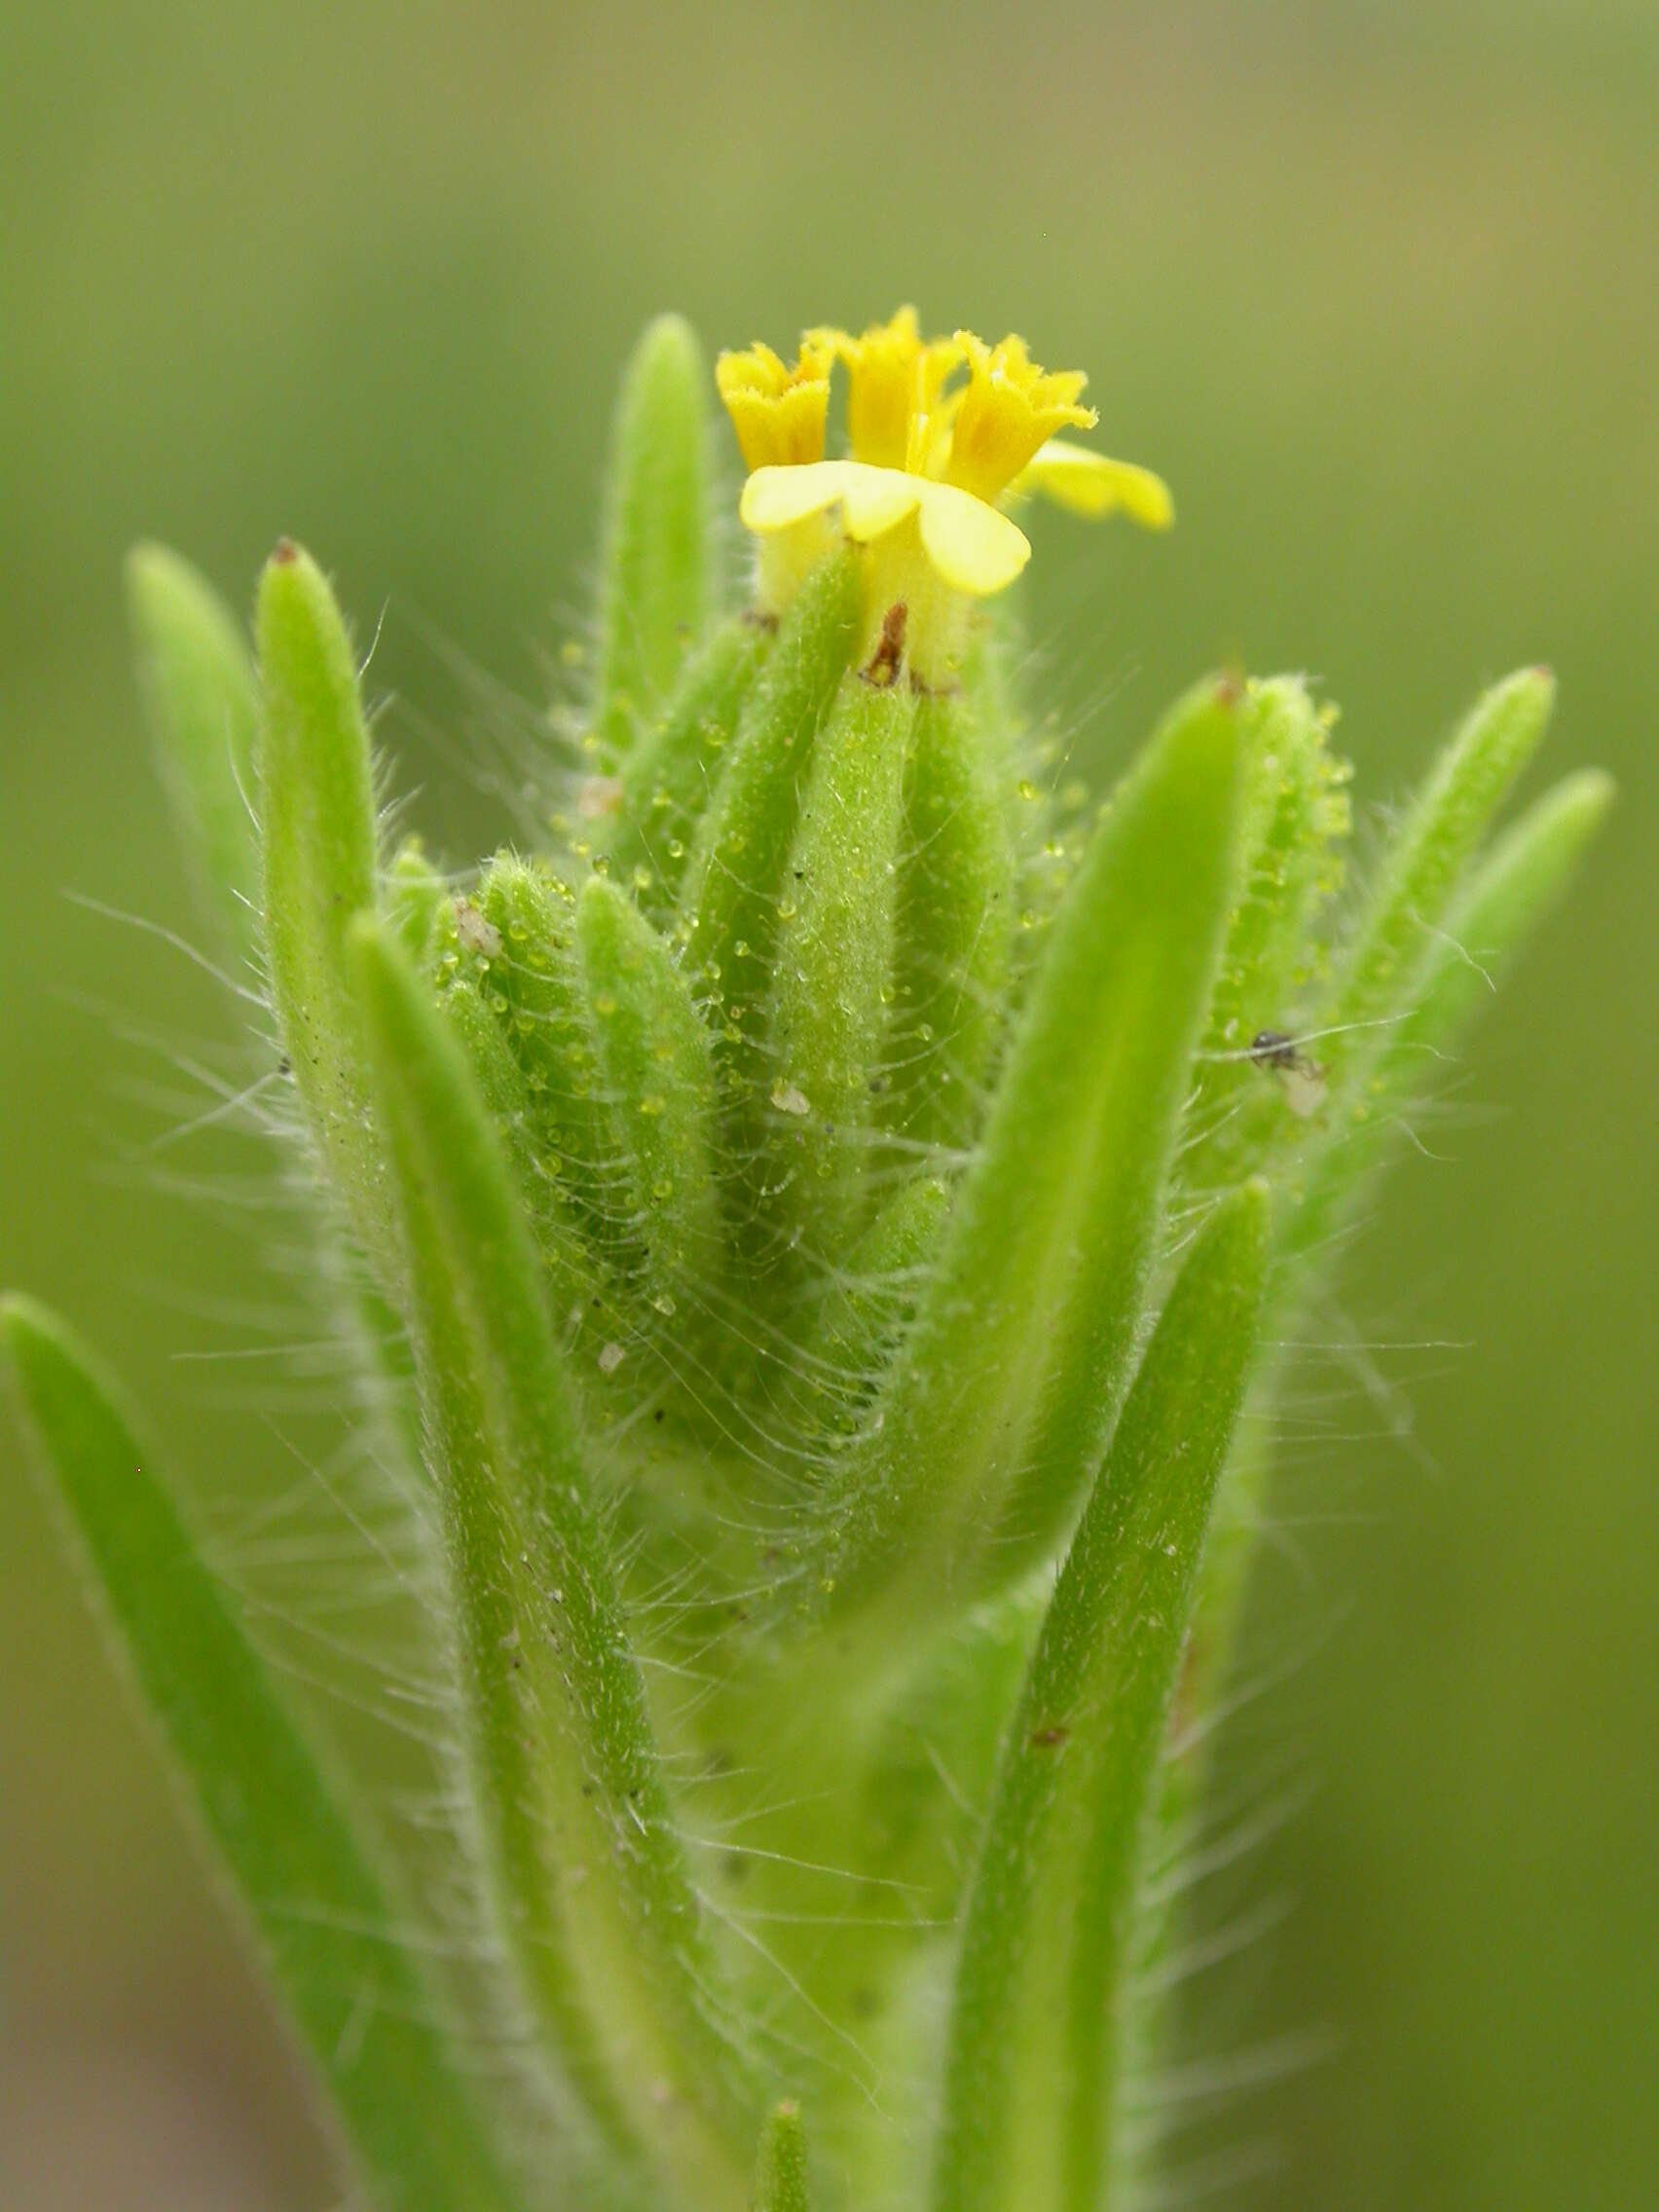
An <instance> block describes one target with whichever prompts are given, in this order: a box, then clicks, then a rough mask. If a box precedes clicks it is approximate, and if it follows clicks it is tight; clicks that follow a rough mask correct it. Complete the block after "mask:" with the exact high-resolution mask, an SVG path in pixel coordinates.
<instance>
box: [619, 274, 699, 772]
mask: <svg viewBox="0 0 1659 2212" xmlns="http://www.w3.org/2000/svg"><path fill="white" fill-rule="evenodd" d="M707 373H708V372H707V370H706V368H705V366H704V363H703V357H702V351H701V349H700V348H699V346H698V344H697V340H696V338H695V336H694V335H693V333H692V331H691V329H690V327H689V325H688V324H687V323H685V322H683V321H682V319H681V317H680V316H679V315H673V314H665V315H661V316H659V317H658V319H657V320H656V321H655V322H653V323H652V324H651V325H650V327H649V328H648V329H647V330H646V331H645V336H644V337H643V338H642V339H641V340H640V343H639V344H638V346H637V347H636V348H635V349H634V355H633V358H632V360H631V361H630V362H629V363H628V369H627V374H626V376H625V377H624V379H623V384H622V397H621V401H620V403H619V405H618V408H617V412H616V425H615V429H614V432H613V434H612V438H611V447H610V467H609V472H608V505H607V512H606V524H605V550H604V556H603V562H602V568H601V576H602V583H601V589H600V605H599V670H598V690H597V696H596V698H595V701H594V717H593V727H594V734H595V735H596V737H597V738H598V739H599V741H600V746H601V750H602V756H606V757H608V758H609V759H611V760H617V759H620V758H621V757H622V756H623V755H624V754H625V753H626V752H627V750H628V748H629V747H630V745H632V744H633V742H634V740H635V738H636V736H637V734H638V732H639V731H640V730H642V729H644V728H645V727H647V726H648V724H649V722H650V720H651V719H652V718H653V717H654V716H655V715H656V714H658V713H659V712H660V711H661V708H662V705H663V703H664V702H665V701H666V700H667V699H668V697H669V694H670V693H671V692H672V690H673V688H674V683H675V679H676V678H677V676H678V675H679V673H680V666H681V663H682V660H683V659H684V657H685V655H686V652H687V650H688V649H689V648H690V647H691V646H693V645H695V644H696V643H697V641H698V640H699V638H700V637H701V635H702V630H703V624H704V620H705V618H706V615H707V611H708V592H709V583H708V575H707V566H708V560H707V553H706V549H705V537H706V533H707V513H706V500H707V497H708V494H707V489H706V483H705V479H706V475H707V466H708V463H707V453H706V447H707V442H708V431H707V424H706V421H705V417H706V413H707V400H706V398H705V380H706V377H707Z"/></svg>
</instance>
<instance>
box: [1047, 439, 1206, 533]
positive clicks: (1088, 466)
mask: <svg viewBox="0 0 1659 2212" xmlns="http://www.w3.org/2000/svg"><path fill="white" fill-rule="evenodd" d="M1009 490H1010V492H1011V493H1017V494H1022V495H1023V494H1025V493H1028V492H1041V493H1042V495H1043V497H1044V498H1046V499H1052V501H1053V502H1054V504H1055V506H1057V507H1065V508H1067V509H1068V510H1069V511H1070V512H1071V513H1072V514H1074V515H1084V516H1086V517H1087V518H1088V520H1089V521H1091V522H1093V521H1097V520H1098V519H1099V518H1100V517H1101V516H1103V515H1109V514H1112V513H1115V512H1117V511H1118V510H1120V509H1121V510H1122V511H1123V513H1124V514H1126V515H1127V516H1128V517H1129V519H1130V520H1131V521H1132V522H1138V523H1139V524H1140V525H1141V527H1142V529H1143V530H1167V529H1168V528H1169V526H1170V524H1171V523H1172V522H1173V521H1174V520H1175V502H1174V500H1173V499H1172V498H1170V497H1169V487H1168V485H1167V484H1165V483H1164V481H1163V479H1162V477H1161V476H1155V475H1154V474H1153V472H1152V470H1151V469H1150V468H1137V467H1136V466H1135V464H1134V462H1133V461H1109V460H1108V459H1107V457H1106V456H1105V454H1103V453H1094V452H1092V451H1091V450H1090V449H1089V448H1088V446H1074V445H1072V444H1070V443H1069V442H1068V441H1067V440H1066V439H1064V438H1050V439H1049V440H1048V441H1047V442H1046V443H1045V444H1043V445H1041V446H1039V447H1038V449H1037V452H1036V454H1035V456H1034V457H1033V459H1032V460H1031V461H1027V463H1026V465H1025V466H1024V467H1023V468H1022V469H1021V470H1020V472H1019V474H1018V475H1017V476H1016V477H1015V478H1014V482H1013V483H1012V484H1011V485H1010V486H1009Z"/></svg>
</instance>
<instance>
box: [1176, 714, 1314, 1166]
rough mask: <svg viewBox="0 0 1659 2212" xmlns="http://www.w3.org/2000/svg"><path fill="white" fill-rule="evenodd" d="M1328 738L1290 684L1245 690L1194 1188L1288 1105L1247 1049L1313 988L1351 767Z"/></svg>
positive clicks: (1270, 1128)
mask: <svg viewBox="0 0 1659 2212" xmlns="http://www.w3.org/2000/svg"><path fill="white" fill-rule="evenodd" d="M1327 738H1328V717H1327V716H1326V715H1325V714H1324V713H1322V712H1321V711H1320V709H1319V708H1318V707H1317V706H1316V704H1315V703H1314V701H1313V699H1312V698H1311V697H1310V695H1309V691H1308V688H1307V686H1306V684H1305V683H1303V682H1302V681H1301V680H1300V679H1299V678H1296V677H1278V678H1275V679H1274V680H1272V682H1266V683H1260V684H1253V685H1252V686H1251V689H1250V705H1249V737H1248V742H1247V745H1246V749H1245V783H1244V805H1243V827H1242V831H1241V835H1240V839H1239V844H1240V858H1241V866H1240V871H1239V874H1240V881H1239V889H1238V898H1237V902H1236V903H1235V907H1234V910H1233V913H1232V915H1231V916H1230V918H1229V921H1228V927H1227V936H1226V939H1225V940H1224V942H1223V945H1222V955H1221V965H1220V968H1219V969H1218V971H1217V975H1216V986H1215V996H1214V998H1213V999H1212V1001H1211V1003H1210V1013H1209V1020H1208V1022H1207V1024H1206V1026H1205V1031H1204V1039H1203V1047H1202V1051H1201V1052H1200V1054H1199V1059H1198V1082H1197V1085H1196V1087H1195V1090H1194V1096H1193V1100H1192V1103H1191V1106H1190V1108H1189V1110H1188V1116H1187V1126H1188V1129H1189V1131H1190V1132H1191V1134H1190V1137H1189V1140H1188V1142H1187V1144H1186V1146H1185V1148H1184V1152H1183V1157H1182V1162H1181V1171H1182V1176H1183V1179H1184V1180H1185V1182H1186V1183H1187V1184H1188V1186H1189V1187H1190V1188H1191V1189H1194V1190H1197V1191H1211V1190H1215V1189H1218V1188H1225V1187H1226V1186H1228V1185H1229V1184H1232V1183H1235V1182H1238V1181H1240V1180H1241V1179H1242V1178H1243V1177H1244V1176H1245V1175H1247V1174H1249V1173H1250V1172H1251V1171H1252V1169H1253V1168H1254V1167H1255V1166H1256V1165H1257V1164H1258V1163H1259V1162H1260V1161H1261V1160H1262V1159H1263V1158H1264V1157H1265V1156H1266V1155H1267V1153H1268V1151H1269V1150H1270V1149H1271V1148H1272V1145H1273V1144H1274V1143H1275V1142H1277V1141H1280V1140H1282V1138H1283V1136H1284V1133H1285V1128H1286V1123H1287V1120H1288V1118H1289V1113H1290V1110H1289V1108H1288V1107H1287V1105H1286V1103H1285V1101H1284V1099H1283V1097H1282V1096H1281V1095H1280V1092H1279V1089H1278V1087H1277V1086H1276V1085H1275V1084H1273V1083H1272V1082H1271V1081H1264V1079H1263V1070H1262V1069H1261V1068H1260V1067H1258V1066H1257V1065H1255V1064H1254V1063H1253V1062H1252V1060H1251V1059H1250V1057H1249V1051H1250V1046H1251V1044H1252V1042H1253V1040H1254V1039H1255V1038H1257V1037H1258V1036H1260V1035H1261V1033H1262V1032H1263V1031H1264V1030H1272V1031H1275V1032H1279V1033H1283V1032H1284V1031H1285V1030H1286V1029H1287V1028H1288V1027H1289V1026H1291V1025H1292V1023H1293V1020H1294V1016H1293V1012H1292V1010H1293V1009H1295V1008H1299V1007H1303V1006H1305V1005H1306V1003H1307V1001H1308V998H1309V992H1310V988H1311V986H1312V985H1313V983H1314V981H1315V976H1314V972H1313V968H1312V962H1313V960H1314V958H1315V957H1316V947H1317V945H1318V941H1319V940H1318V938H1317V935H1316V933H1315V929H1314V923H1315V918H1316V916H1317V914H1318V911H1319V909H1320V907H1321V906H1322V905H1323V904H1324V903H1326V902H1327V901H1328V900H1329V899H1330V898H1331V897H1332V896H1333V895H1334V894H1335V892H1336V891H1337V890H1338V889H1339V887H1340V885H1341V883H1342V878H1343V867H1344V858H1345V848H1346V836H1347V830H1348V812H1349V810H1348V803H1347V791H1346V784H1347V774H1348V771H1347V766H1346V762H1345V761H1343V760H1341V759H1339V758H1338V756H1336V755H1335V754H1334V753H1333V752H1332V751H1331V749H1330V746H1329V744H1328V742H1327ZM1315 1050H1317V1048H1315ZM1292 1125H1294V1124H1292Z"/></svg>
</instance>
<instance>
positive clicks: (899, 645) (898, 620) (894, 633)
mask: <svg viewBox="0 0 1659 2212" xmlns="http://www.w3.org/2000/svg"><path fill="white" fill-rule="evenodd" d="M908 619H909V609H908V608H907V607H906V606H905V605H904V602H903V600H902V599H896V600H895V601H894V602H893V605H892V606H891V607H890V608H888V609H887V612H886V613H885V614H884V615H883V616H882V618H881V643H880V644H879V645H877V646H876V648H875V651H874V652H873V653H872V654H871V655H870V660H869V666H868V667H867V668H866V669H864V670H862V671H861V673H862V675H863V677H864V680H865V682H866V683H873V684H874V685H875V686H876V688H877V689H878V690H881V691H885V690H887V689H888V688H889V687H890V686H891V685H893V684H895V683H897V682H898V681H899V665H900V663H901V662H902V661H903V658H904V625H905V622H906V621H907V620H908Z"/></svg>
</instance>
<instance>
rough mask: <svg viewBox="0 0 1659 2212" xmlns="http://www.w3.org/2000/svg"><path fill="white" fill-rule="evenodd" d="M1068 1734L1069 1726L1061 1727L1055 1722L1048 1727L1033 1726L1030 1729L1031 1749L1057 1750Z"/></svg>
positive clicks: (1069, 1731)
mask: <svg viewBox="0 0 1659 2212" xmlns="http://www.w3.org/2000/svg"><path fill="white" fill-rule="evenodd" d="M1070 1734H1071V1730H1070V1729H1069V1728H1064V1727H1061V1726H1060V1725H1059V1724H1058V1723H1057V1722H1056V1723H1055V1724H1054V1725H1052V1726H1051V1727H1048V1728H1033V1729H1032V1731H1031V1749H1032V1750H1033V1751H1057V1750H1058V1749H1059V1747H1060V1746H1061V1745H1062V1744H1063V1743H1064V1742H1065V1741H1066V1739H1067V1738H1068V1737H1069V1736H1070Z"/></svg>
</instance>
